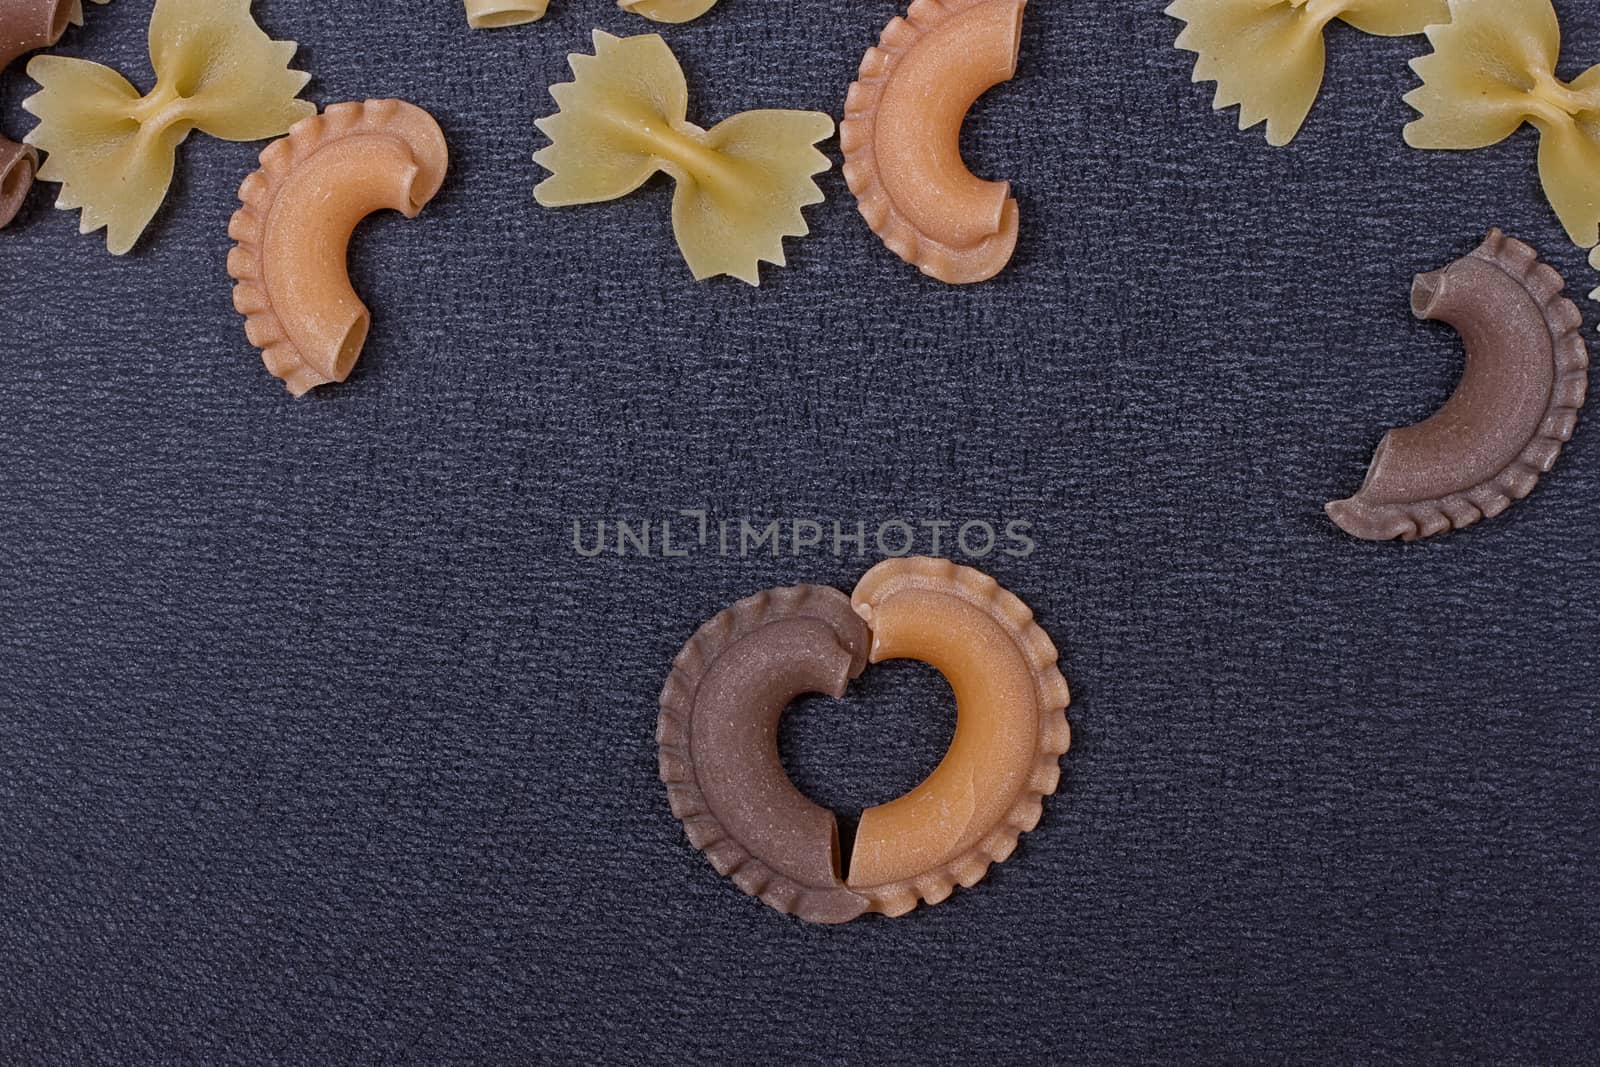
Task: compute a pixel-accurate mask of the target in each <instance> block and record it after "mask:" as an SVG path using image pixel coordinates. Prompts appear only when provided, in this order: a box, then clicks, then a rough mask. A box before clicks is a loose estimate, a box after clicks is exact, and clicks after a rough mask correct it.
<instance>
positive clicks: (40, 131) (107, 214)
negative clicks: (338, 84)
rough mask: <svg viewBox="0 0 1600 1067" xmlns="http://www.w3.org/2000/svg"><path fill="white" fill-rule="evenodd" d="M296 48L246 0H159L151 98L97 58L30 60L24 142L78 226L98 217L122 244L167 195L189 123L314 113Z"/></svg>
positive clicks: (239, 136)
mask: <svg viewBox="0 0 1600 1067" xmlns="http://www.w3.org/2000/svg"><path fill="white" fill-rule="evenodd" d="M295 47H296V46H295V44H294V42H292V41H274V40H273V39H272V38H270V37H268V36H267V35H266V33H265V32H263V31H262V29H261V27H260V26H258V25H256V22H255V20H254V19H253V18H252V17H251V15H250V0H157V2H156V7H155V13H154V14H153V15H152V16H151V19H150V63H151V66H152V67H154V68H155V72H156V85H155V88H154V89H152V90H151V91H150V93H149V94H148V95H146V96H143V97H141V96H140V95H139V93H138V90H136V89H134V87H133V86H132V85H130V84H129V83H128V81H127V80H126V79H125V78H123V77H122V75H120V74H118V73H117V72H116V71H114V70H111V69H110V68H108V67H102V66H100V65H99V64H98V63H90V62H88V61H87V60H82V59H68V58H65V57H61V56H39V57H37V58H35V59H34V60H33V61H32V62H31V63H29V64H28V75H29V77H31V78H33V80H34V81H37V82H38V83H39V84H40V85H42V86H43V87H44V88H43V89H42V90H41V91H40V92H38V93H36V94H34V95H33V96H31V97H29V98H28V99H27V100H24V101H23V103H22V106H23V107H24V108H26V109H27V110H28V111H31V112H32V113H33V114H34V115H35V116H37V117H38V119H39V125H38V126H36V127H34V129H33V132H31V133H30V134H28V136H27V142H28V143H29V144H31V145H33V146H35V147H37V148H39V149H42V150H43V151H45V152H47V153H49V157H48V158H47V159H46V160H45V164H44V166H43V167H41V168H40V169H39V178H40V179H41V180H43V181H51V182H59V183H61V194H60V196H59V197H58V198H57V200H56V206H57V207H59V208H63V209H67V210H71V209H74V208H81V209H82V210H83V217H82V220H81V224H80V227H79V228H80V230H81V231H82V232H83V233H91V232H93V231H95V230H97V229H99V228H101V227H102V226H103V227H105V229H106V247H107V248H109V249H110V250H111V252H112V253H113V254H115V255H121V254H123V253H125V252H127V251H128V250H130V249H131V248H132V247H133V245H134V243H135V242H136V241H137V240H138V239H139V235H140V234H141V233H143V232H144V229H145V227H146V226H148V225H149V223H150V220H151V218H152V217H154V215H155V213H156V210H157V209H158V208H160V206H161V202H162V201H163V200H165V199H166V195H167V189H168V187H169V186H170V185H171V184H172V169H173V163H174V155H175V153H176V151H177V148H178V145H180V144H182V143H183V141H184V139H185V138H187V137H188V136H189V133H190V131H191V130H196V129H198V130H203V131H205V132H206V133H209V134H211V135H212V136H213V137H220V138H222V139H224V140H228V141H259V140H262V139H264V138H267V137H275V136H277V135H279V134H281V133H284V132H286V131H287V130H288V129H289V127H290V126H292V125H294V124H295V122H296V121H298V120H299V119H302V118H305V117H306V116H307V115H311V114H314V113H315V111H316V108H314V107H313V106H312V105H311V104H310V103H309V102H308V101H305V100H298V99H296V97H297V96H298V95H299V93H300V90H301V89H302V88H303V87H304V86H305V84H306V82H307V80H309V78H310V75H309V74H305V73H303V72H301V71H297V70H290V69H289V60H290V58H291V57H292V56H293V55H294V52H295Z"/></svg>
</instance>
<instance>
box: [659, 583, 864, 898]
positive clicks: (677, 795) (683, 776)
mask: <svg viewBox="0 0 1600 1067" xmlns="http://www.w3.org/2000/svg"><path fill="white" fill-rule="evenodd" d="M866 662H867V629H866V627H865V626H863V625H862V623H861V620H860V619H859V618H857V617H856V615H855V613H854V612H852V611H851V610H850V601H849V600H848V599H847V598H846V597H845V595H844V594H843V593H840V592H839V591H838V590H837V589H829V588H827V587H825V586H806V585H802V586H795V587H793V588H790V589H774V590H769V591H768V592H764V593H758V594H756V595H755V596H753V597H749V598H747V599H745V600H741V601H739V603H737V604H735V605H734V606H733V607H731V608H729V609H728V610H726V611H724V612H722V613H721V614H719V615H717V616H716V617H715V618H714V619H712V620H711V621H710V622H708V623H706V624H705V625H704V626H702V627H701V628H700V630H699V631H698V632H697V633H696V634H695V635H694V637H693V638H692V639H690V641H689V643H688V644H686V645H685V646H684V647H683V651H682V652H680V653H678V657H677V659H676V660H675V661H674V663H673V668H672V673H671V675H670V676H669V677H668V678H667V683H666V686H665V687H664V688H663V689H662V691H661V717H660V720H659V722H658V726H657V730H656V741H657V743H658V744H659V746H660V762H661V779H662V781H664V782H665V783H666V785H667V795H668V798H669V800H670V802H671V804H672V813H673V814H674V815H676V816H677V817H678V818H679V819H681V820H682V821H683V825H684V829H685V830H687V831H688V834H689V840H690V842H691V843H693V845H694V846H695V847H696V848H698V849H700V850H701V851H703V852H704V853H705V854H706V857H707V858H708V859H709V860H710V861H711V863H712V865H713V866H715V867H716V869H717V871H718V873H720V874H723V875H726V876H728V877H730V878H732V879H733V881H734V883H735V884H736V885H738V886H739V888H740V889H743V890H744V891H745V892H746V893H749V894H751V895H752V896H758V897H760V898H761V899H762V900H764V901H766V903H768V904H770V905H771V906H772V907H774V908H776V909H778V910H779V911H781V912H786V913H792V914H794V915H798V916H799V917H800V918H802V919H805V920H807V921H809V922H821V923H836V922H848V921H849V920H851V919H854V918H855V917H856V916H858V915H860V914H861V913H862V912H864V911H866V909H867V901H866V900H865V899H863V898H861V897H860V896H857V895H856V894H854V893H852V892H850V891H849V890H848V889H846V888H845V886H844V884H843V883H842V882H841V881H840V879H839V831H838V826H837V823H836V821H835V819H834V816H833V813H832V812H830V811H828V810H826V809H825V808H821V807H818V806H817V805H816V804H814V803H812V802H811V801H810V800H808V799H807V798H806V797H805V796H803V795H802V794H801V793H800V791H799V790H797V789H796V788H795V787H794V785H793V784H792V783H791V782H790V781H789V777H788V775H787V774H785V773H784V770H783V764H782V763H781V762H780V761H779V759H778V742H777V731H778V720H779V718H780V717H781V716H782V714H783V712H784V709H785V708H787V707H788V706H789V704H790V703H791V702H793V701H794V700H795V698H797V697H799V696H802V695H804V694H806V693H827V694H829V695H831V696H835V697H839V696H843V695H844V691H845V686H847V685H848V684H849V682H850V679H852V678H854V677H856V676H857V675H859V674H860V673H861V671H862V669H863V668H865V666H866Z"/></svg>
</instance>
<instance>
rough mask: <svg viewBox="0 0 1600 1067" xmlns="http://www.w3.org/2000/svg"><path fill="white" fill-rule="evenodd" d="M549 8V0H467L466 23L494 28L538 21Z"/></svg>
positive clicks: (478, 26) (472, 25)
mask: <svg viewBox="0 0 1600 1067" xmlns="http://www.w3.org/2000/svg"><path fill="white" fill-rule="evenodd" d="M549 9H550V0H467V25H468V26H471V27H472V28H473V29H475V30H495V29H499V28H500V27H501V26H520V25H522V24H523V23H525V22H538V21H539V20H540V19H542V18H544V15H545V12H546V11H548V10H549Z"/></svg>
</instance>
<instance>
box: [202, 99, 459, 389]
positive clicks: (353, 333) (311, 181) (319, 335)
mask: <svg viewBox="0 0 1600 1067" xmlns="http://www.w3.org/2000/svg"><path fill="white" fill-rule="evenodd" d="M448 165H449V150H448V148H447V147H446V145H445V140H444V134H443V133H442V132H441V131H440V129H439V124H438V123H437V122H435V121H434V120H433V116H431V115H429V114H428V113H427V112H426V111H423V110H422V109H421V108H419V107H416V106H415V105H412V104H408V103H405V102H404V101H401V100H368V101H367V102H366V103H364V104H356V103H350V104H334V105H333V106H332V107H329V108H328V109H327V111H325V112H324V113H322V114H321V115H314V116H312V117H311V118H308V119H305V120H303V121H302V122H300V123H298V124H296V125H295V127H294V129H292V130H290V131H289V135H288V136H287V137H284V138H282V139H280V140H278V141H274V142H273V143H272V144H270V145H268V146H267V149H266V150H265V151H264V152H262V153H261V169H260V170H258V171H256V172H255V173H254V174H252V175H250V177H248V178H246V179H245V181H244V185H243V186H241V187H240V189H239V199H240V200H241V201H242V202H243V204H244V206H243V207H241V208H240V209H239V210H238V212H236V213H235V214H234V216H233V221H232V222H231V223H230V224H229V226H228V235H229V236H230V237H232V238H233V239H234V240H235V241H237V242H238V244H237V245H236V246H235V247H234V248H233V250H232V251H230V252H229V253H228V273H229V274H231V275H232V276H233V277H234V279H235V280H236V281H237V282H238V284H237V285H236V286H235V287H234V291H233V302H234V306H235V307H236V308H237V309H238V310H239V312H240V313H241V314H243V315H244V316H245V317H246V321H245V334H246V336H248V337H249V338H250V343H251V344H254V345H256V346H257V347H259V348H260V349H261V350H262V352H261V355H262V359H263V361H264V362H265V363H266V365H267V369H268V370H269V371H271V372H272V373H273V374H274V375H275V376H277V377H279V378H282V379H283V381H284V382H285V383H286V384H287V385H288V387H289V392H291V393H293V394H294V395H295V396H302V395H304V394H305V393H306V392H308V391H309V390H311V389H313V388H315V387H316V386H319V385H325V384H327V383H329V382H342V381H344V380H345V378H346V377H347V376H348V375H349V374H350V370H351V368H353V367H354V366H355V362H356V359H357V357H359V356H360V355H361V349H362V346H363V345H364V344H365V343H366V339H367V330H368V328H369V327H370V325H371V322H372V315H371V313H370V312H369V311H368V310H367V307H366V305H365V304H363V303H362V302H361V298H360V297H358V296H357V295H356V293H355V290H354V289H353V288H352V287H351V285H350V278H349V275H348V274H347V272H346V265H345V256H346V252H347V250H348V247H349V244H350V236H351V234H352V233H354V231H355V228H356V226H357V225H358V224H359V223H360V222H361V220H362V219H364V218H366V217H367V216H368V215H370V214H372V213H373V212H375V211H382V210H384V209H392V210H394V211H399V212H401V213H402V214H404V215H405V216H406V218H415V217H416V216H417V214H418V213H419V212H421V210H422V209H423V207H424V206H426V205H427V203H428V202H429V201H430V200H432V199H433V197H434V195H435V194H437V193H438V191H439V187H440V185H441V184H443V182H444V175H445V170H446V169H447V167H448Z"/></svg>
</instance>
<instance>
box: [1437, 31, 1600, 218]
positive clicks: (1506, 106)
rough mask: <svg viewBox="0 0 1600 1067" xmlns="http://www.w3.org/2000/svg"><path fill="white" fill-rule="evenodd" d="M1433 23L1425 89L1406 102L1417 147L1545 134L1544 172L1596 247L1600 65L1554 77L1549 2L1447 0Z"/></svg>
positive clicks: (1556, 46)
mask: <svg viewBox="0 0 1600 1067" xmlns="http://www.w3.org/2000/svg"><path fill="white" fill-rule="evenodd" d="M1450 13H1451V20H1450V21H1449V22H1448V23H1447V24H1445V25H1439V26H1431V27H1429V28H1428V40H1429V41H1430V42H1432V44H1433V49H1434V50H1433V53H1432V54H1431V55H1426V56H1423V57H1422V58H1420V59H1416V60H1413V61H1412V63H1411V67H1412V69H1413V70H1415V71H1416V72H1417V75H1418V76H1419V77H1421V78H1422V86H1421V87H1420V88H1418V89H1415V90H1413V91H1412V92H1410V93H1408V94H1406V102H1407V103H1408V104H1410V105H1411V106H1412V107H1414V108H1416V109H1417V110H1418V111H1420V112H1421V113H1422V117H1421V118H1419V119H1417V120H1416V121H1415V122H1412V123H1411V124H1410V125H1408V126H1407V127H1406V143H1407V144H1409V145H1411V146H1412V147H1413V148H1443V149H1457V150H1463V149H1473V148H1483V147H1485V146H1487V145H1491V144H1495V143H1497V142H1499V141H1503V140H1504V139H1505V138H1507V137H1509V136H1511V134H1512V133H1514V132H1515V131H1516V130H1517V129H1518V128H1520V127H1521V126H1522V125H1523V123H1525V122H1526V123H1529V124H1531V125H1532V126H1534V127H1535V128H1536V129H1537V130H1538V131H1539V177H1540V179H1541V180H1542V181H1543V183H1544V191H1545V195H1546V196H1547V197H1549V199H1550V203H1551V206H1553V207H1554V208H1555V209H1556V214H1557V215H1559V216H1560V217H1561V224H1562V225H1563V226H1565V227H1566V230H1567V235H1568V236H1569V237H1571V238H1572V240H1573V242H1574V243H1576V244H1578V245H1580V246H1582V247H1584V248H1591V247H1593V246H1595V245H1596V244H1600V66H1595V67H1591V68H1590V69H1589V70H1588V71H1587V72H1586V73H1584V74H1582V75H1580V76H1579V77H1578V78H1577V79H1576V80H1575V81H1573V82H1571V83H1567V82H1563V81H1561V80H1560V79H1559V78H1557V77H1556V73H1555V71H1556V62H1557V61H1558V60H1559V59H1560V56H1561V24H1560V22H1559V21H1558V20H1557V19H1556V12H1555V8H1553V7H1552V6H1551V5H1550V0H1451V4H1450Z"/></svg>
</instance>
